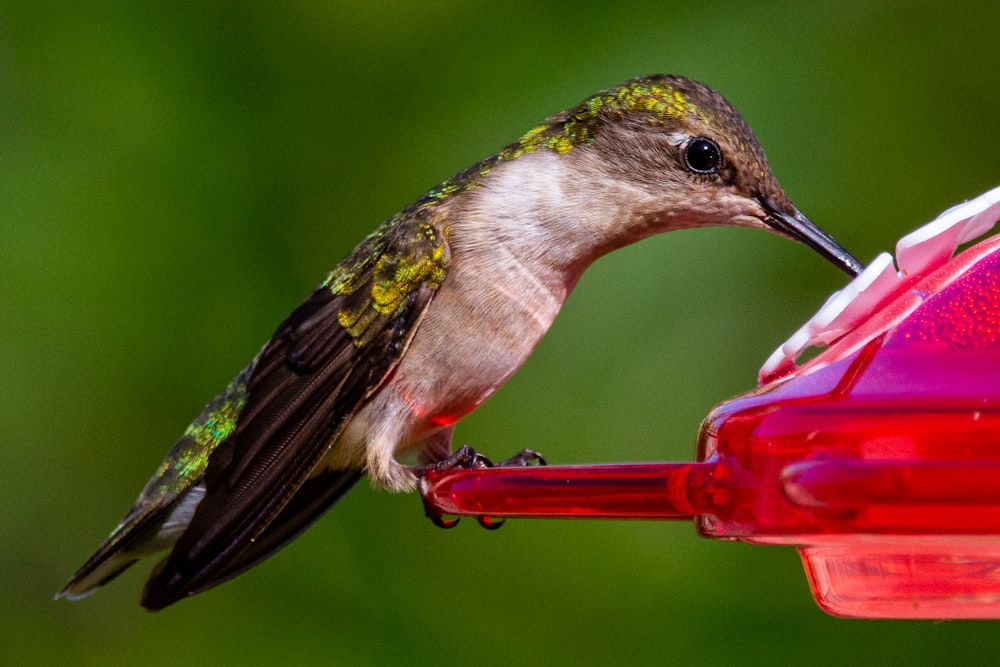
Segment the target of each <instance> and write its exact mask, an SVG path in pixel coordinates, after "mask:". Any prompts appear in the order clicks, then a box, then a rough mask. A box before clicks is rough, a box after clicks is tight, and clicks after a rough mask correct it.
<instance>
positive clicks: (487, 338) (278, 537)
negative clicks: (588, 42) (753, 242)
mask: <svg viewBox="0 0 1000 667" xmlns="http://www.w3.org/2000/svg"><path fill="white" fill-rule="evenodd" d="M708 225H734V226H740V227H751V228H755V229H761V230H766V231H770V232H774V233H777V234H779V235H781V236H785V237H788V238H790V239H793V240H796V241H799V242H802V243H804V244H805V245H807V246H809V247H810V248H812V249H813V250H815V251H816V252H818V253H819V254H820V255H821V256H823V257H825V258H826V259H827V260H829V261H830V262H832V263H833V264H834V265H835V266H837V267H838V268H839V269H841V270H843V271H845V272H846V273H847V274H848V275H851V276H853V275H856V274H857V273H859V272H860V271H861V269H862V268H863V267H862V265H861V264H860V263H859V262H858V261H857V260H856V259H855V258H854V257H853V256H851V254H850V253H848V252H847V251H846V250H845V249H844V248H842V247H841V246H840V245H839V244H838V243H837V242H836V241H835V240H834V239H833V237H831V236H830V235H829V234H827V233H826V232H824V231H823V230H821V229H820V228H819V227H817V226H816V225H814V224H813V223H812V222H811V221H810V220H809V219H808V218H807V217H806V216H805V215H803V214H802V213H800V212H799V211H798V209H796V208H795V206H793V205H792V203H791V201H790V200H789V198H788V197H787V196H786V195H785V193H784V191H783V190H782V188H781V186H780V185H779V184H778V181H777V180H776V179H775V177H774V175H773V174H772V172H771V169H770V167H769V166H768V163H767V160H766V159H765V157H764V152H763V150H762V149H761V147H760V145H759V144H758V142H757V139H756V138H755V137H754V134H753V132H752V131H751V129H750V127H749V126H748V125H747V123H746V122H745V121H744V119H743V118H742V116H740V114H739V113H738V112H737V111H736V110H735V109H734V108H733V107H732V106H731V105H730V104H729V102H727V101H726V100H725V99H724V98H723V97H722V96H721V95H720V94H719V93H717V92H716V91H714V90H713V89H712V88H710V87H708V86H706V85H704V84H702V83H698V82H696V81H692V80H690V79H687V78H684V77H680V76H673V75H663V74H657V75H651V76H645V77H640V78H635V79H631V80H629V81H625V82H624V83H622V84H620V85H618V86H615V87H613V88H609V89H607V90H604V91H601V92H599V93H596V94H595V95H593V96H591V97H588V98H587V99H585V100H584V101H583V102H581V103H580V104H578V105H577V106H574V107H572V108H571V109H569V110H567V111H563V112H561V113H557V114H555V115H553V116H550V117H549V118H548V119H546V120H545V121H544V122H542V123H541V124H539V125H537V126H536V127H534V128H533V129H531V130H529V131H528V132H527V133H525V134H524V135H523V136H521V137H520V139H518V140H517V141H515V142H513V143H511V144H509V145H508V146H506V147H505V148H503V149H502V150H501V151H500V152H499V153H497V154H495V155H493V156H491V157H488V158H486V159H484V160H483V161H481V162H479V163H477V164H475V165H473V166H471V167H469V168H467V169H465V170H464V171H462V172H460V173H458V174H457V175H455V176H454V177H452V178H450V179H448V180H446V181H444V182H443V183H441V184H440V185H438V186H437V187H435V188H433V189H431V190H430V191H428V192H427V193H426V194H425V195H424V196H422V197H421V198H420V199H418V200H417V201H415V202H414V203H412V204H410V205H409V206H407V207H406V208H404V209H403V210H402V211H400V212H399V213H397V214H396V215H394V216H392V217H391V218H389V219H388V220H386V221H385V222H383V223H382V224H381V225H380V226H379V227H377V228H376V229H375V231H373V232H372V233H371V234H369V235H368V236H367V237H366V238H365V239H364V240H363V241H361V243H360V244H359V245H358V246H357V247H356V248H355V249H354V251H353V252H351V253H350V254H349V255H348V257H347V258H346V259H344V260H343V261H342V262H340V264H338V265H337V266H336V267H335V268H334V269H333V270H332V271H331V272H330V273H329V274H328V275H327V276H326V277H325V279H324V280H323V281H322V282H321V283H320V284H319V285H318V286H317V287H316V288H315V289H314V290H313V291H312V292H311V293H310V294H309V295H308V297H306V299H305V301H304V302H303V303H302V304H301V305H300V306H299V307H298V308H296V309H295V310H294V311H293V312H292V314H291V315H289V316H288V318H287V319H285V320H284V321H283V322H282V323H281V324H280V325H279V326H278V328H277V331H276V332H275V333H274V336H273V337H272V338H271V339H270V340H269V341H268V342H267V343H266V344H265V345H264V347H263V348H262V349H261V350H260V352H259V353H258V354H257V356H256V357H254V358H253V360H252V361H251V362H250V364H249V365H248V366H247V367H246V368H244V369H243V370H242V371H241V372H240V373H239V374H238V375H237V376H236V378H235V379H234V380H233V381H232V383H230V384H229V386H227V387H226V388H225V389H223V390H222V392H221V393H219V394H218V395H217V396H216V397H215V398H214V399H212V401H211V402H209V403H208V405H207V406H206V407H205V408H204V410H203V411H202V412H201V414H199V415H198V416H197V417H196V418H195V420H194V421H193V422H192V423H191V425H190V426H188V427H187V429H186V430H185V431H184V434H183V435H182V436H181V438H180V440H179V441H178V442H177V443H176V444H175V445H174V446H173V448H172V449H171V450H170V451H169V453H168V454H167V456H166V458H165V459H164V460H163V462H162V463H161V464H160V466H159V468H158V469H157V470H156V472H155V473H154V475H153V477H152V478H151V479H150V481H149V482H148V483H147V484H146V486H145V488H143V490H142V492H141V493H140V495H139V498H138V500H137V501H136V503H135V505H134V506H133V507H132V508H131V509H130V510H129V511H128V513H127V514H126V516H125V518H124V519H123V520H122V522H121V523H120V524H119V525H118V526H117V527H116V528H115V529H114V530H113V531H112V532H111V534H110V536H109V537H108V538H107V539H106V540H105V542H104V543H103V544H102V545H101V546H100V547H99V548H98V549H97V551H96V552H95V553H94V555H93V556H91V558H90V559H89V560H88V561H87V562H86V563H85V564H84V565H83V566H82V567H81V568H80V570H79V571H77V572H76V574H74V575H73V577H72V578H71V579H70V581H69V583H68V584H67V585H66V586H65V588H63V589H62V590H61V591H60V592H59V593H58V594H57V595H56V597H57V598H69V599H79V598H82V597H85V596H86V595H89V594H90V593H91V592H93V591H94V590H96V589H98V588H100V587H101V586H103V585H104V584H106V583H107V582H109V581H110V580H111V579H113V578H114V577H116V576H117V575H118V574H120V573H121V572H122V571H124V570H125V569H126V568H128V567H129V566H130V565H132V564H133V563H135V562H137V561H138V560H139V559H141V558H143V557H146V556H151V555H154V554H157V553H159V552H162V551H166V550H169V553H168V555H167V556H166V557H165V558H164V559H163V560H162V561H161V562H160V563H159V564H158V565H157V566H156V567H155V568H154V570H153V572H152V574H151V575H150V577H149V579H148V581H147V583H146V585H145V587H144V589H143V594H142V604H143V606H145V607H146V608H148V609H150V610H156V609H161V608H163V607H165V606H167V605H170V604H172V603H174V602H177V601H178V600H181V599H183V598H185V597H187V596H189V595H192V594H195V593H199V592H201V591H204V590H206V589H208V588H211V587H213V586H216V585H218V584H220V583H223V582H225V581H227V580H229V579H231V578H233V577H235V576H237V575H238V574H240V573H242V572H244V571H246V570H248V569H249V568H251V567H253V566H255V565H257V564H258V563H260V562H261V561H263V560H264V559H266V558H268V557H270V556H271V555H273V554H274V553H275V552H276V551H278V550H279V549H281V548H282V547H283V546H285V545H286V544H288V543H289V542H290V541H291V540H293V539H294V538H296V537H297V536H298V535H299V534H301V533H302V532H303V531H304V530H306V529H307V528H308V527H309V526H311V525H312V524H313V523H314V522H315V521H316V520H317V519H318V518H320V517H321V516H322V515H323V514H324V513H326V512H327V510H329V509H330V508H331V507H332V506H333V505H334V504H335V503H336V502H337V500H338V499H339V498H340V497H342V496H343V495H344V494H345V493H347V491H349V490H350V489H351V487H353V486H354V484H355V483H357V482H358V480H359V479H361V478H362V477H363V476H367V477H368V478H369V479H370V480H371V483H372V484H373V485H374V486H375V487H378V488H382V489H386V490H389V491H394V492H403V491H411V490H413V489H415V488H416V486H417V484H418V481H419V479H420V478H421V474H422V473H423V472H424V471H426V470H427V469H429V468H433V467H446V466H452V465H479V464H482V461H483V460H485V459H482V458H480V457H479V455H478V454H475V453H474V452H473V451H472V450H470V449H469V448H467V447H463V448H461V449H460V450H458V452H455V453H453V451H452V434H453V431H454V427H455V424H456V422H458V421H459V420H460V419H462V418H463V417H465V416H466V415H468V414H469V413H471V412H472V411H473V410H475V409H476V408H477V407H479V406H480V405H481V404H482V403H483V402H484V401H485V400H486V399H488V398H489V397H490V396H491V395H492V394H493V393H494V392H495V391H496V390H497V389H499V388H500V387H501V386H502V385H503V384H504V382H506V381H507V379H508V378H510V377H511V375H512V374H513V373H514V372H515V371H517V369H518V368H519V367H520V366H521V365H522V364H523V363H524V361H525V360H526V359H527V357H528V355H529V354H531V352H532V350H533V349H534V348H535V346H536V345H537V344H538V342H539V340H540V339H541V337H542V336H543V335H544V334H545V332H546V330H548V328H549V326H550V325H551V324H552V322H553V319H554V318H555V317H556V315H557V314H558V312H559V310H560V308H561V306H562V304H563V302H564V301H565V300H566V298H567V297H568V296H569V294H570V292H571V291H572V289H573V287H574V285H575V284H576V283H577V281H578V280H579V278H580V276H581V275H582V274H583V272H584V271H585V270H586V269H587V267H588V266H589V265H590V264H591V263H592V262H594V261H595V260H596V259H597V258H599V257H601V256H602V255H605V254H607V253H608V252H611V251H612V250H615V249H617V248H621V247H623V246H626V245H629V244H631V243H634V242H636V241H639V240H641V239H643V238H645V237H648V236H651V235H653V234H659V233H661V232H668V231H672V230H677V229H686V228H692V227H702V226H708ZM522 458H525V457H522ZM527 458H530V454H529V456H528V457H527Z"/></svg>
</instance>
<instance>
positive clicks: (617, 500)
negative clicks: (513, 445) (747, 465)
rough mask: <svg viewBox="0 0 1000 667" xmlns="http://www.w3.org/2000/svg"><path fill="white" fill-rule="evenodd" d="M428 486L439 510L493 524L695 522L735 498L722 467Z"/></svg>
mask: <svg viewBox="0 0 1000 667" xmlns="http://www.w3.org/2000/svg"><path fill="white" fill-rule="evenodd" d="M425 483H426V484H427V488H426V491H425V497H426V498H428V499H429V500H430V501H431V502H432V503H433V504H434V506H435V507H437V508H438V509H440V510H442V511H444V512H446V513H448V514H456V515H466V516H490V517H495V518H512V517H520V518H527V517H533V518H549V519H582V518H586V519H596V518H600V519H691V518H693V517H694V515H696V514H711V513H715V512H719V511H722V509H723V508H724V507H725V506H726V505H727V504H729V503H730V502H731V500H732V490H733V480H732V478H731V477H730V476H729V475H728V474H727V471H726V469H725V467H724V466H723V465H721V464H719V463H718V462H717V461H712V462H706V463H646V464H641V463H634V464H620V465H590V466H538V467H529V468H490V469H487V470H455V471H450V472H446V473H440V472H433V471H432V472H430V473H428V474H427V476H426V478H425Z"/></svg>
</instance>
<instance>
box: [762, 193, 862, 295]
mask: <svg viewBox="0 0 1000 667" xmlns="http://www.w3.org/2000/svg"><path fill="white" fill-rule="evenodd" d="M758 200H759V201H760V203H761V206H763V207H764V210H765V211H767V220H766V222H767V224H768V225H770V226H771V227H773V228H774V229H775V230H776V231H778V232H781V233H782V234H784V235H785V236H789V237H791V238H793V239H795V240H796V241H801V242H802V243H805V244H806V245H807V246H809V247H810V248H812V249H813V250H815V251H816V252H818V253H819V254H820V255H822V256H823V257H825V258H826V259H828V260H830V262H831V263H832V264H833V265H834V266H836V267H837V268H838V269H840V270H841V271H843V272H844V273H846V274H847V275H849V276H851V277H852V278H853V277H854V276H856V275H858V274H859V273H861V272H862V271H863V270H864V268H865V267H864V264H862V263H861V262H859V261H858V260H857V259H855V258H854V256H853V255H852V254H851V253H849V252H847V251H846V250H844V248H843V246H841V245H840V244H839V243H837V241H836V240H835V239H834V238H833V237H832V236H830V235H829V234H827V233H826V232H824V231H823V230H822V229H820V228H819V227H817V226H816V225H815V224H813V222H812V220H810V219H809V218H807V217H806V216H804V215H802V213H800V212H799V211H798V209H796V208H792V211H793V212H792V213H788V212H786V211H783V210H781V209H779V208H778V206H777V205H776V204H775V203H774V201H773V200H772V199H771V198H770V197H768V196H767V195H761V196H760V197H759V198H758Z"/></svg>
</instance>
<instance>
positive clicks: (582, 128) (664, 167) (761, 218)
mask: <svg viewBox="0 0 1000 667" xmlns="http://www.w3.org/2000/svg"><path fill="white" fill-rule="evenodd" d="M543 147H544V148H548V149H550V150H552V151H555V152H557V153H562V154H567V155H569V154H573V155H574V156H576V159H577V160H578V161H579V164H582V165H585V168H587V170H588V171H590V172H591V173H592V174H597V175H598V178H602V179H607V180H608V181H609V182H614V183H616V184H620V185H621V186H622V188H624V189H627V190H628V191H630V192H631V193H633V194H632V202H633V204H632V208H633V211H632V216H631V217H632V218H633V224H635V225H636V228H635V229H634V230H632V234H633V235H636V236H642V235H648V234H652V233H656V232H659V231H666V230H670V229H682V228H687V227H697V226H705V225H736V226H741V227H753V228H758V229H766V230H769V231H772V232H775V233H777V234H780V235H782V236H785V237H788V238H791V239H794V240H796V241H800V242H802V243H805V244H806V245H808V246H809V247H811V248H813V249H814V250H815V251H816V252H818V253H819V254H820V255H822V256H823V257H825V258H826V259H827V260H829V261H830V262H832V263H833V264H834V265H836V266H837V267H838V268H840V269H841V270H843V271H845V272H846V273H848V274H849V275H851V276H854V275H856V274H857V273H859V272H860V271H861V270H862V268H863V266H862V265H861V263H860V262H858V260H857V259H855V258H854V257H853V256H851V254H850V253H848V252H847V251H846V250H845V249H844V248H843V247H841V246H840V244H838V243H837V242H836V241H835V240H834V239H833V237H831V236H830V235H829V234H827V233H826V232H824V231H823V230H822V229H820V228H819V227H817V226H816V225H815V224H813V223H812V222H811V221H810V220H809V219H808V218H807V217H806V216H805V215H803V214H802V213H800V212H799V211H798V209H796V208H795V206H794V205H793V204H792V203H791V201H790V200H789V199H788V197H787V195H785V192H784V190H783V189H782V187H781V185H780V184H779V183H778V181H777V180H776V179H775V177H774V174H772V173H771V169H770V167H769V166H768V164H767V159H766V158H765V157H764V151H763V150H762V149H761V147H760V144H759V143H758V142H757V138H756V137H755V136H754V134H753V131H752V130H751V129H750V127H749V125H747V123H746V121H744V120H743V117H742V116H741V115H740V114H739V112H737V111H736V109H734V108H733V107H732V105H730V104H729V102H727V101H726V99H725V98H723V97H722V96H721V95H720V94H719V93H717V92H715V91H714V90H712V89H711V88H709V87H708V86H706V85H704V84H701V83H698V82H696V81H692V80H690V79H686V78H683V77H678V76H670V75H662V74H659V75H652V76H646V77H641V78H637V79H632V80H630V81H626V82H625V83H623V84H621V85H619V86H616V87H615V88H610V89H608V90H605V91H603V92H600V93H598V94H596V95H594V96H592V97H590V98H588V99H586V100H584V101H583V102H582V103H580V104H579V105H578V106H576V107H575V108H573V109H570V110H568V111H565V112H562V113H560V114H556V115H554V116H552V117H551V118H549V119H548V120H547V121H546V122H545V123H544V124H542V125H540V126H538V127H537V128H535V129H534V130H532V131H531V132H528V133H527V134H526V135H525V136H524V137H522V138H521V139H520V141H518V142H517V143H515V144H512V145H511V146H509V147H508V148H507V149H506V151H505V154H502V156H501V157H502V158H514V157H518V156H519V155H520V154H522V153H530V152H535V151H536V150H537V149H539V148H543ZM623 240H624V241H625V242H631V241H632V240H635V239H633V238H628V239H623Z"/></svg>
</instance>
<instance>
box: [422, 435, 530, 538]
mask: <svg viewBox="0 0 1000 667" xmlns="http://www.w3.org/2000/svg"><path fill="white" fill-rule="evenodd" d="M545 464H546V462H545V457H544V456H542V455H541V454H539V453H538V452H536V451H535V450H533V449H522V450H521V451H520V452H518V453H517V454H515V455H514V456H512V457H510V458H509V459H506V460H503V461H500V462H499V463H494V462H493V461H492V460H490V459H489V458H488V457H487V456H484V455H483V454H480V453H479V452H477V451H476V450H474V449H473V448H472V447H469V446H468V445H462V446H461V447H460V448H459V449H458V451H456V452H455V453H454V454H452V455H451V456H449V457H448V458H446V459H442V460H441V461H436V462H434V463H429V464H427V465H422V466H420V467H419V468H416V469H415V470H414V472H415V473H416V475H417V477H419V478H422V477H423V476H424V475H426V474H427V473H428V472H430V471H432V470H433V471H435V472H445V471H448V470H456V469H460V470H472V469H476V468H480V469H482V468H510V467H524V466H530V465H545ZM420 497H421V498H422V499H423V501H424V514H426V515H427V518H428V519H430V520H431V522H432V523H433V524H434V525H435V526H438V527H439V528H454V527H455V524H457V523H458V519H457V518H456V519H446V518H444V514H443V513H442V512H441V510H439V509H438V508H437V507H435V506H434V505H433V503H431V501H430V500H429V499H428V498H427V495H426V494H425V493H424V487H423V485H422V484H421V485H420ZM476 521H478V522H479V525H480V526H482V527H483V528H486V529H487V530H496V529H497V528H499V527H500V526H502V525H503V519H501V520H499V521H498V520H496V519H492V518H490V517H488V516H477V517H476Z"/></svg>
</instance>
